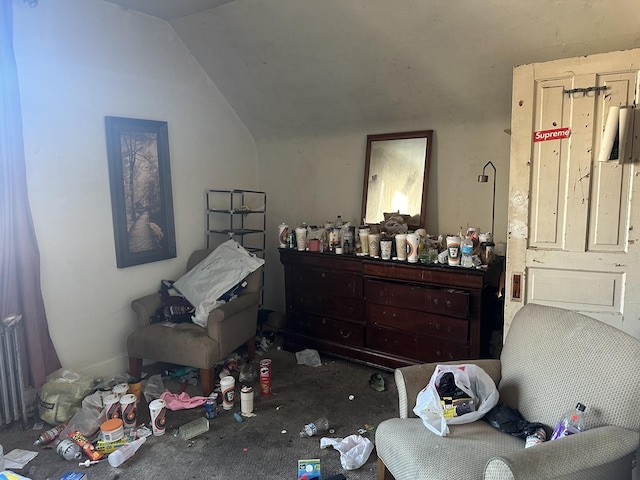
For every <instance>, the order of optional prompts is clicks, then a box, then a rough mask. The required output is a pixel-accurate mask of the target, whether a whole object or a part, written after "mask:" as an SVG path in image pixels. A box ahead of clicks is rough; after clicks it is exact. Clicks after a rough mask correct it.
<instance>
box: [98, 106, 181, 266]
mask: <svg viewBox="0 0 640 480" xmlns="http://www.w3.org/2000/svg"><path fill="white" fill-rule="evenodd" d="M105 128H106V140H107V159H108V162H109V181H110V186H111V211H112V215H113V231H114V238H115V247H116V264H117V266H118V268H125V267H131V266H133V265H141V264H143V263H150V262H157V261H159V260H165V259H168V258H175V256H176V235H175V226H174V218H173V196H172V193H171V169H170V166H169V134H168V125H167V122H163V121H157V120H141V119H135V118H123V117H105Z"/></svg>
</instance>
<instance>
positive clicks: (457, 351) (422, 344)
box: [416, 337, 469, 362]
mask: <svg viewBox="0 0 640 480" xmlns="http://www.w3.org/2000/svg"><path fill="white" fill-rule="evenodd" d="M416 358H417V359H418V360H420V361H422V362H449V361H451V360H467V359H469V348H468V347H467V346H466V345H460V344H456V343H451V342H445V341H442V340H439V339H437V338H433V337H418V356H417V357H416Z"/></svg>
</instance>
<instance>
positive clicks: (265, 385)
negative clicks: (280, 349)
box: [260, 358, 271, 397]
mask: <svg viewBox="0 0 640 480" xmlns="http://www.w3.org/2000/svg"><path fill="white" fill-rule="evenodd" d="M260 395H262V396H263V397H268V396H270V395H271V359H269V358H264V359H262V360H260Z"/></svg>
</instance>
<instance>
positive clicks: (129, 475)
mask: <svg viewBox="0 0 640 480" xmlns="http://www.w3.org/2000/svg"><path fill="white" fill-rule="evenodd" d="M278 343H279V342H278V341H277V339H276V341H275V342H274V343H273V344H272V345H271V346H270V348H269V349H268V350H266V351H262V352H259V353H258V355H256V359H255V361H254V362H253V365H254V366H256V370H257V364H258V362H259V361H260V360H261V359H262V358H270V359H271V360H272V394H271V395H270V396H260V394H259V382H258V380H257V379H256V381H255V383H254V384H253V386H254V389H255V392H256V396H255V398H254V413H255V416H254V417H249V418H244V419H243V421H242V422H238V421H237V420H236V419H234V415H233V413H234V412H239V411H240V387H241V385H242V383H241V382H238V381H236V390H235V393H236V395H235V399H236V401H235V405H234V408H233V409H232V410H226V411H225V410H222V409H220V410H219V414H218V416H217V418H215V419H213V420H211V422H210V429H209V431H208V432H206V433H204V434H202V435H199V436H197V437H195V438H193V439H191V440H182V439H181V438H178V437H176V436H174V435H173V432H174V431H175V430H176V429H177V428H178V427H180V426H181V425H183V424H186V423H187V422H190V421H192V420H194V419H196V418H198V417H202V416H204V413H205V412H204V407H197V408H193V409H188V410H179V411H168V412H167V424H166V434H165V435H164V436H160V437H154V436H151V437H148V438H147V441H146V442H145V444H143V445H142V446H141V447H140V449H139V450H138V452H137V453H136V454H135V455H134V456H133V457H132V458H131V459H129V460H127V461H126V462H125V463H123V464H122V465H121V466H120V467H118V468H113V467H111V466H110V465H109V463H108V462H106V461H104V462H101V463H98V464H96V465H92V466H90V467H88V468H87V467H84V466H79V465H78V462H77V461H74V462H70V461H66V460H64V459H63V458H62V457H60V456H59V455H58V454H57V453H56V452H55V450H53V449H52V448H46V447H34V446H33V442H34V440H35V439H36V438H37V437H38V436H39V435H40V434H41V433H42V432H43V430H44V429H46V428H49V427H48V426H47V425H46V424H45V427H44V429H43V430H32V429H31V428H27V429H23V428H22V426H21V425H19V424H12V425H10V426H8V427H6V428H4V429H2V430H0V445H2V446H3V447H4V452H5V454H6V453H8V452H10V451H11V450H13V449H15V448H19V449H24V450H33V451H37V452H38V455H37V456H36V458H34V459H33V460H31V461H30V462H29V463H28V464H27V465H26V467H25V468H24V469H22V470H16V473H19V474H21V475H23V476H26V477H28V478H30V479H32V480H45V479H50V480H58V479H60V478H61V476H62V475H63V474H64V473H65V472H68V471H75V472H84V473H86V474H87V477H88V479H91V480H98V479H99V480H108V479H113V480H116V479H121V480H147V479H149V480H150V479H167V478H171V479H176V480H183V479H184V480H186V479H249V478H251V479H265V480H267V479H274V480H275V479H278V480H283V479H296V478H297V462H298V460H300V459H316V458H317V459H320V465H321V471H322V477H323V478H328V477H331V476H333V475H337V474H339V473H342V474H343V475H344V476H345V477H346V478H347V479H353V480H358V479H360V480H364V479H367V480H372V479H375V478H376V460H377V457H376V454H375V449H374V451H373V453H372V454H371V455H370V456H369V458H368V460H367V461H366V463H365V464H364V465H363V466H362V467H360V468H358V469H356V470H344V469H343V468H342V465H341V461H340V453H339V452H338V451H337V450H335V449H334V448H331V447H328V448H325V449H321V448H320V438H321V437H323V436H326V437H332V438H343V437H347V436H349V435H352V434H356V433H357V432H358V429H361V428H363V427H364V426H365V425H369V426H373V427H375V426H376V425H378V424H379V423H380V422H381V421H383V420H385V419H387V418H391V417H397V415H398V399H397V393H396V387H395V384H394V382H393V375H392V374H391V373H390V372H385V371H381V370H378V369H374V368H371V367H367V366H364V365H360V364H357V363H354V362H349V361H346V360H341V359H337V358H333V357H328V356H321V361H322V365H321V366H318V367H310V366H307V365H299V364H298V363H297V361H296V356H295V354H294V353H292V352H287V351H284V350H281V349H280V348H279V347H278V346H277V345H278ZM240 353H241V352H240ZM239 363H242V359H240V361H239ZM150 367H151V368H153V367H156V368H157V366H150ZM145 370H146V371H148V369H147V367H146V368H145ZM151 373H153V372H151ZM374 373H380V374H381V375H382V377H383V378H384V380H385V384H386V389H385V390H384V391H382V392H379V391H376V390H374V389H373V388H371V387H370V386H369V379H370V377H371V375H372V374H374ZM236 375H237V372H236ZM245 383H246V382H245ZM425 383H426V381H425ZM164 386H165V388H166V389H168V390H169V391H171V392H174V393H175V392H177V391H178V389H179V388H180V383H179V382H178V381H177V380H169V381H166V382H165V384H164ZM186 391H187V393H188V394H189V395H191V396H195V395H201V394H202V391H201V390H200V387H199V385H198V386H192V385H189V386H188V387H187V390H186ZM138 412H139V414H138V424H140V423H145V424H147V425H148V422H149V410H148V407H147V404H146V402H145V400H144V399H143V400H142V401H141V402H140V405H139V408H138ZM325 416H326V417H327V418H328V419H329V423H330V427H331V428H333V429H334V430H335V432H334V433H326V432H325V433H323V434H319V435H317V436H314V437H306V438H301V437H300V435H299V431H300V430H301V429H302V427H303V426H304V425H305V424H306V423H309V422H312V421H315V420H316V419H318V418H321V417H325ZM35 420H38V419H37V418H35V419H31V425H33V423H34V421H35ZM31 425H29V426H28V427H30V426H31ZM365 437H367V438H369V439H370V440H371V441H372V442H374V440H375V432H373V431H371V432H370V433H368V434H366V435H365ZM86 458H87V457H83V458H82V460H86Z"/></svg>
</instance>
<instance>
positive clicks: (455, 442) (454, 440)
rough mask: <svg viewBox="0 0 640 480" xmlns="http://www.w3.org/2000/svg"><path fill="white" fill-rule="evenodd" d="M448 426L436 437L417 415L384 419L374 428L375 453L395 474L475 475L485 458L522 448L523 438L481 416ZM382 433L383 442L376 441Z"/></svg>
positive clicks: (429, 479) (427, 479)
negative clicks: (446, 433)
mask: <svg viewBox="0 0 640 480" xmlns="http://www.w3.org/2000/svg"><path fill="white" fill-rule="evenodd" d="M449 429H450V432H449V435H448V436H446V437H440V436H438V435H436V434H435V433H433V432H431V431H430V430H428V429H427V428H425V426H424V425H423V424H422V421H421V420H420V419H417V418H408V419H401V418H392V419H389V420H385V421H384V422H382V423H381V424H380V425H379V426H378V428H377V429H376V448H377V453H378V457H380V458H381V459H382V461H383V462H384V464H385V465H386V466H387V468H388V469H389V470H390V471H392V472H394V475H395V476H396V478H411V479H414V480H420V479H424V480H453V479H467V478H469V479H471V478H478V479H479V478H482V475H483V471H484V467H485V464H486V463H487V460H488V459H490V458H492V457H494V456H496V455H499V454H504V453H507V452H511V451H514V450H521V449H524V440H522V439H520V438H516V437H512V436H510V435H507V434H504V433H502V432H500V431H499V430H496V429H495V428H493V427H492V426H491V425H489V424H488V423H486V422H484V421H482V420H480V421H477V422H473V423H467V424H464V425H451V426H450V427H449ZM383 437H384V441H383V442H378V441H377V440H378V439H379V438H383Z"/></svg>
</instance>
